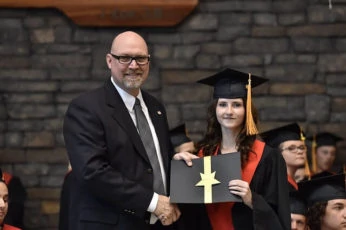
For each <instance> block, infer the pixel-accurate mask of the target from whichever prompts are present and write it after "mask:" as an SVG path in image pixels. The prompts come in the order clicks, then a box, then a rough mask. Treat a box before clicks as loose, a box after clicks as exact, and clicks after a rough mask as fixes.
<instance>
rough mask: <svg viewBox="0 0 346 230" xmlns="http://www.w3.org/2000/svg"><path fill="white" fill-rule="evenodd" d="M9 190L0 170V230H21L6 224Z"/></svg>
mask: <svg viewBox="0 0 346 230" xmlns="http://www.w3.org/2000/svg"><path fill="white" fill-rule="evenodd" d="M8 201H9V195H8V188H7V185H6V183H5V181H4V179H3V175H2V171H1V170H0V230H20V228H17V227H13V226H11V225H8V224H4V219H5V217H6V214H7V211H8Z"/></svg>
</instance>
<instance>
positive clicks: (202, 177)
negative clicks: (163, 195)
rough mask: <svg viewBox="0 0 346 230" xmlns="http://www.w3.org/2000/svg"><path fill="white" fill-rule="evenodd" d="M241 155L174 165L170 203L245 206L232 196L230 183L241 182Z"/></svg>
mask: <svg viewBox="0 0 346 230" xmlns="http://www.w3.org/2000/svg"><path fill="white" fill-rule="evenodd" d="M240 165H241V162H240V153H239V152H234V153H228V154H221V155H216V156H206V157H203V158H198V159H193V160H192V166H191V167H190V166H187V165H186V163H185V161H183V160H172V161H171V183H170V200H171V202H172V203H218V202H242V200H241V198H240V197H239V196H237V195H234V194H232V193H230V191H229V189H228V183H229V181H231V180H233V179H241V166H240Z"/></svg>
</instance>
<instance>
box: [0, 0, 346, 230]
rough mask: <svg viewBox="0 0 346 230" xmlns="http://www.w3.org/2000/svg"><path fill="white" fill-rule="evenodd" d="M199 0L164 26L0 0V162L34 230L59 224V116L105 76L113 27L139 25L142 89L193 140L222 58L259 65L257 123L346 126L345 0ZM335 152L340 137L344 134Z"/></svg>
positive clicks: (246, 66) (229, 63)
mask: <svg viewBox="0 0 346 230" xmlns="http://www.w3.org/2000/svg"><path fill="white" fill-rule="evenodd" d="M332 3H333V8H332V9H329V8H328V1H327V0H304V1H301V0H289V1H288V0H222V1H221V0H200V2H199V5H198V7H197V8H196V9H195V10H194V11H193V13H192V14H191V15H190V16H189V17H188V18H186V19H185V20H184V21H183V22H182V23H181V24H180V25H177V26H174V27H167V28H154V27H150V28H149V27H147V28H115V27H114V28H113V27H108V28H98V27H79V26H76V25H75V24H73V23H72V22H71V21H70V20H69V19H68V18H66V16H65V15H63V14H62V13H60V12H59V11H57V10H54V9H0V166H1V167H2V168H3V170H5V171H9V172H12V173H13V174H15V175H17V176H19V177H20V178H21V179H22V181H23V183H24V185H25V187H26V189H27V191H28V201H27V203H26V210H25V223H26V227H27V229H29V230H53V229H57V220H58V211H59V196H60V187H61V183H62V181H63V178H64V174H65V172H66V169H67V156H66V150H65V149H64V141H63V137H62V122H63V116H64V113H65V110H66V108H67V105H68V103H69V101H70V100H71V99H72V98H74V97H75V96H77V95H78V94H80V93H82V92H84V91H86V90H89V89H92V88H95V87H98V86H100V85H101V84H103V82H104V81H105V80H106V79H107V78H109V77H110V74H109V72H108V69H107V67H106V63H105V55H106V53H107V52H108V51H109V48H110V45H111V41H112V39H113V38H114V36H115V35H116V34H117V33H119V32H122V31H124V30H129V29H130V30H134V31H136V32H139V33H141V34H142V35H143V36H144V37H145V39H146V40H147V42H148V45H149V48H150V53H151V57H152V61H151V74H150V77H149V79H148V82H147V83H146V84H145V89H147V90H149V91H150V92H151V93H153V94H154V95H155V96H156V97H157V98H159V99H160V100H162V101H163V103H164V104H165V105H166V108H167V111H168V115H169V122H170V126H171V127H174V126H176V125H178V124H180V123H181V122H186V124H187V128H188V130H189V134H190V136H191V137H192V138H193V139H194V140H196V141H197V140H199V139H200V138H201V137H202V135H203V132H204V130H205V127H206V123H205V118H206V107H207V105H208V102H209V101H210V98H211V90H210V88H208V87H207V86H202V85H198V84H196V83H194V82H195V81H196V80H198V79H200V78H203V77H206V76H208V75H210V74H213V73H215V72H217V71H218V70H220V69H222V68H225V67H232V68H235V69H239V70H243V71H246V72H252V73H253V74H256V75H260V76H265V77H267V78H269V79H270V82H269V83H267V84H265V85H263V86H260V87H258V88H256V89H255V90H254V96H255V98H254V103H255V104H256V106H257V108H258V110H259V114H260V120H261V126H260V128H261V129H262V130H267V129H269V128H272V127H275V126H279V125H284V124H287V123H290V122H299V124H300V125H301V126H302V127H303V128H304V129H305V131H306V132H307V133H309V134H312V133H314V132H317V131H330V132H334V133H336V134H338V135H340V136H342V137H343V138H346V128H345V127H346V126H345V125H346V0H333V1H332ZM339 148H340V149H339V156H340V159H342V158H343V156H344V155H345V150H346V142H342V143H341V144H340V146H339Z"/></svg>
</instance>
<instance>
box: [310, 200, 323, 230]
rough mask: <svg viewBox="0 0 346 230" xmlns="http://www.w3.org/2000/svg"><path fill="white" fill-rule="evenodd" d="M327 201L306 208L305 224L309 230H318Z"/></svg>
mask: <svg viewBox="0 0 346 230" xmlns="http://www.w3.org/2000/svg"><path fill="white" fill-rule="evenodd" d="M327 203H328V202H327V201H325V202H318V203H316V204H314V205H313V206H312V207H310V208H308V212H307V215H306V219H307V224H308V226H309V228H310V229H311V230H320V229H321V222H322V218H323V217H324V215H325V214H326V208H327Z"/></svg>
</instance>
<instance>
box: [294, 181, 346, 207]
mask: <svg viewBox="0 0 346 230" xmlns="http://www.w3.org/2000/svg"><path fill="white" fill-rule="evenodd" d="M298 186H299V191H300V192H301V193H302V195H303V196H304V198H305V200H306V202H307V205H308V207H311V206H312V205H314V204H315V203H317V202H326V201H329V200H335V199H346V191H345V174H337V175H331V176H325V177H318V178H314V179H311V180H308V181H303V182H300V183H298Z"/></svg>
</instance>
